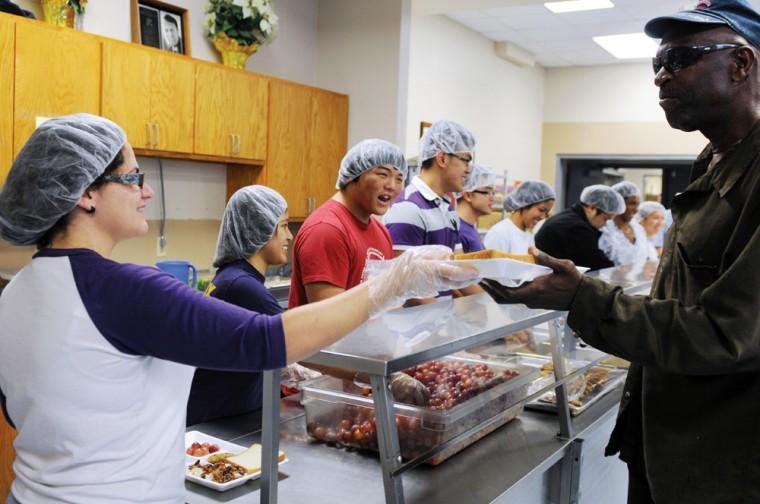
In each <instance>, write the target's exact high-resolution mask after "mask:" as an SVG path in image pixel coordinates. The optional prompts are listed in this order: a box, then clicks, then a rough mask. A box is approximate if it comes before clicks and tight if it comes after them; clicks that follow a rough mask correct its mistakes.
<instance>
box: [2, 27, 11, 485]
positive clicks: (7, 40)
mask: <svg viewBox="0 0 760 504" xmlns="http://www.w3.org/2000/svg"><path fill="white" fill-rule="evenodd" d="M14 28H15V24H14V23H13V22H12V21H11V18H10V16H3V17H0V110H2V111H3V113H2V114H0V186H1V185H2V184H3V183H4V182H5V177H7V176H8V171H9V170H10V168H11V162H12V161H13V59H14V58H13V39H14V37H13V33H14ZM0 471H2V469H0ZM0 499H2V492H0Z"/></svg>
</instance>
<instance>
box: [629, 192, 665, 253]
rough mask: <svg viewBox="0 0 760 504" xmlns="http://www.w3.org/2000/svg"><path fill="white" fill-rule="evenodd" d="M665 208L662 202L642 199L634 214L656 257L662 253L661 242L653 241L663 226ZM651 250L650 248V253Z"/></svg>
mask: <svg viewBox="0 0 760 504" xmlns="http://www.w3.org/2000/svg"><path fill="white" fill-rule="evenodd" d="M666 212H667V210H666V209H665V206H664V205H663V204H662V203H658V202H656V201H644V202H643V203H642V204H641V205H639V211H638V213H637V214H636V220H637V221H638V223H639V224H640V225H641V227H642V228H644V232H645V233H646V235H647V240H649V243H650V245H652V248H653V249H654V253H655V254H656V255H657V257H659V256H660V254H661V253H662V243H655V240H656V239H657V238H658V237H659V234H660V232H661V231H662V230H663V229H664V227H665V215H666ZM649 255H652V251H651V250H650V254H649Z"/></svg>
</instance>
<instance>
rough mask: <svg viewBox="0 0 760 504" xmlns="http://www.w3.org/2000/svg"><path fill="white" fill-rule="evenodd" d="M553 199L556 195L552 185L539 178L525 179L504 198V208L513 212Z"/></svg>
mask: <svg viewBox="0 0 760 504" xmlns="http://www.w3.org/2000/svg"><path fill="white" fill-rule="evenodd" d="M553 199H557V195H556V194H554V189H552V186H550V185H549V184H547V183H546V182H541V181H540V180H526V181H525V182H523V183H522V184H520V185H519V186H518V187H517V189H515V190H514V191H512V192H511V193H509V195H507V197H506V198H504V209H505V210H506V211H508V212H514V211H515V210H519V209H521V208H525V207H529V206H531V205H535V204H536V203H541V202H542V201H549V200H553Z"/></svg>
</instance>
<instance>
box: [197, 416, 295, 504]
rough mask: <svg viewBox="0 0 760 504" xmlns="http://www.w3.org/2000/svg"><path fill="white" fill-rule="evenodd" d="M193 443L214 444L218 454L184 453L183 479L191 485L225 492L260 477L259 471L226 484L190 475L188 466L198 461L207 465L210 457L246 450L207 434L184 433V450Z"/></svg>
mask: <svg viewBox="0 0 760 504" xmlns="http://www.w3.org/2000/svg"><path fill="white" fill-rule="evenodd" d="M194 442H198V443H209V444H216V445H219V448H220V450H219V451H218V452H215V453H211V454H209V455H205V456H203V457H193V456H192V455H188V454H187V453H185V479H186V480H188V481H192V482H193V483H196V484H198V485H201V486H205V487H208V488H212V489H214V490H216V491H218V492H225V491H227V490H230V489H232V488H237V487H239V486H240V485H243V484H245V483H246V482H248V481H250V480H255V479H258V478H259V477H261V471H256V472H253V473H248V474H246V475H244V476H241V477H239V478H235V479H234V480H232V481H228V482H226V483H217V482H216V481H213V480H207V479H204V478H201V477H198V476H195V475H193V474H190V472H189V469H188V466H189V465H192V464H194V463H195V462H196V461H200V462H201V463H202V464H203V463H207V461H208V458H209V457H210V456H213V455H215V454H218V453H232V454H233V455H237V454H238V453H242V452H244V451H245V450H246V447H244V446H240V445H238V444H235V443H230V442H229V441H224V440H223V439H219V438H216V437H214V436H209V435H208V434H204V433H202V432H199V431H189V432H186V433H185V450H187V447H188V446H190V445H191V444H193V443H194ZM280 454H282V452H280ZM287 461H288V459H287V458H285V459H284V460H282V461H280V464H284V463H285V462H287Z"/></svg>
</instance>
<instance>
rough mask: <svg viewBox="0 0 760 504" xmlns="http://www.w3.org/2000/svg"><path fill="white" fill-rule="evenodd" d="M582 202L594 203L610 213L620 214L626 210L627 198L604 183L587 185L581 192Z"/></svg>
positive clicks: (586, 203)
mask: <svg viewBox="0 0 760 504" xmlns="http://www.w3.org/2000/svg"><path fill="white" fill-rule="evenodd" d="M581 203H583V204H585V205H593V206H595V207H596V208H598V209H599V210H601V211H602V212H604V213H608V214H614V215H620V214H621V213H623V212H625V200H624V199H623V197H622V196H621V195H620V193H618V192H617V191H616V190H614V189H613V188H611V187H609V186H606V185H603V184H596V185H591V186H588V187H585V188H584V189H583V191H582V192H581Z"/></svg>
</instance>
